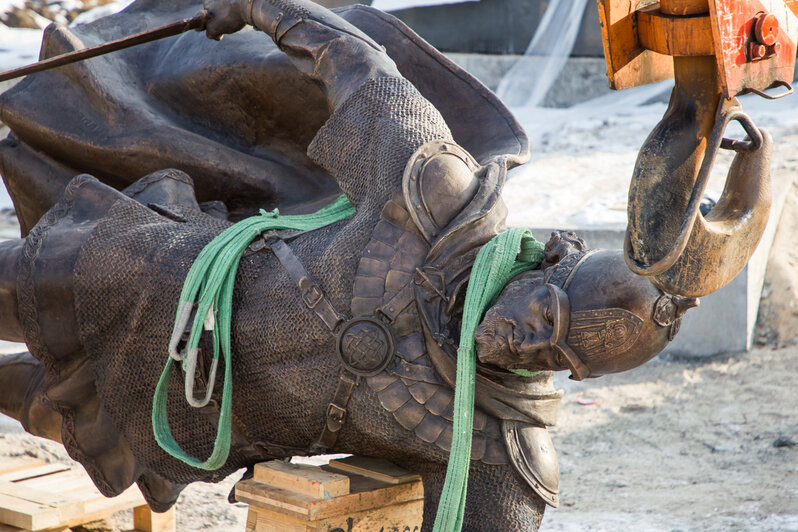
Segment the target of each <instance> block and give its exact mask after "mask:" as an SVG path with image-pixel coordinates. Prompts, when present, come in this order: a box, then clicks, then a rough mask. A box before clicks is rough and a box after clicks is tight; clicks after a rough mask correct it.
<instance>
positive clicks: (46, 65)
mask: <svg viewBox="0 0 798 532" xmlns="http://www.w3.org/2000/svg"><path fill="white" fill-rule="evenodd" d="M207 21H208V12H207V11H205V10H203V11H200V12H198V13H197V14H196V15H194V16H193V17H191V18H188V19H183V20H180V21H178V22H174V23H172V24H167V25H166V26H161V27H159V28H155V29H152V30H149V31H145V32H142V33H137V34H136V35H131V36H130V37H125V38H124V39H118V40H116V41H111V42H107V43H105V44H100V45H97V46H93V47H91V48H85V49H83V50H76V51H74V52H69V53H66V54H62V55H57V56H55V57H51V58H49V59H45V60H44V61H39V62H38V63H33V64H31V65H27V66H23V67H19V68H15V69H13V70H9V71H8V72H4V73H2V74H0V82H2V81H8V80H9V79H14V78H19V77H22V76H27V75H28V74H33V73H36V72H41V71H43V70H49V69H51V68H56V67H60V66H64V65H69V64H72V63H76V62H78V61H83V60H84V59H90V58H92V57H97V56H99V55H104V54H107V53H110V52H115V51H117V50H124V49H125V48H130V47H131V46H136V45H139V44H144V43H148V42H152V41H157V40H159V39H165V38H166V37H173V36H175V35H180V34H181V33H185V32H187V31H189V30H197V31H202V30H203V29H205V24H206V22H207Z"/></svg>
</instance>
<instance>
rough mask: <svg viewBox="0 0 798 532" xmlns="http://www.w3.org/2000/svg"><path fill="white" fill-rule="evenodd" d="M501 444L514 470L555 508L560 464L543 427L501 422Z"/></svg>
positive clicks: (557, 501)
mask: <svg viewBox="0 0 798 532" xmlns="http://www.w3.org/2000/svg"><path fill="white" fill-rule="evenodd" d="M502 433H503V435H504V443H505V445H506V446H507V454H509V455H510V462H511V463H512V464H513V467H515V470H516V471H518V473H519V474H520V475H521V476H522V477H523V478H524V480H526V481H527V483H528V484H529V486H530V487H531V488H532V489H533V490H535V493H537V494H538V495H540V497H541V498H542V499H543V500H544V501H545V502H546V504H548V505H550V506H552V507H554V508H556V507H557V505H559V503H560V501H559V494H560V465H559V464H558V463H557V452H556V451H555V450H554V443H552V441H551V436H550V435H549V431H548V430H547V429H546V427H538V426H535V425H525V424H522V423H517V422H515V421H504V422H502Z"/></svg>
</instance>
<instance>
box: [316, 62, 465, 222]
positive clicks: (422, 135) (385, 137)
mask: <svg viewBox="0 0 798 532" xmlns="http://www.w3.org/2000/svg"><path fill="white" fill-rule="evenodd" d="M433 140H452V134H451V132H450V131H449V127H448V126H447V125H446V122H445V121H444V119H443V117H442V116H441V115H440V113H439V112H438V110H437V109H435V107H433V105H432V104H431V103H430V102H428V101H427V100H426V99H425V98H424V97H423V96H422V95H421V94H420V93H419V92H418V90H416V88H415V87H414V86H413V85H412V84H411V83H410V82H409V81H407V80H406V79H404V78H400V77H379V78H374V79H370V80H368V81H367V82H365V83H364V84H363V85H362V86H361V87H360V88H358V89H357V91H355V92H354V93H353V94H352V95H351V96H350V97H349V98H348V99H347V100H346V101H345V102H344V103H343V105H341V106H340V107H339V108H338V109H337V110H336V111H335V113H333V115H332V116H331V117H330V119H329V120H328V121H327V123H326V124H325V125H324V126H323V127H322V128H321V129H320V130H319V132H318V134H317V135H316V137H315V138H314V139H313V142H311V144H310V146H309V147H308V155H309V156H310V158H311V159H313V160H314V161H315V162H316V163H317V164H319V165H320V166H322V167H324V168H325V169H326V170H327V171H328V172H329V173H330V174H331V175H332V176H333V177H334V178H335V179H336V181H337V182H338V185H339V186H340V187H341V190H343V192H344V193H345V194H346V195H347V197H348V198H349V200H350V201H351V202H352V203H353V204H354V205H355V206H357V207H358V208H360V207H361V206H364V205H365V204H370V205H375V206H379V207H380V208H381V207H382V205H384V204H385V202H387V201H388V200H389V199H390V198H391V195H392V194H393V193H394V192H396V191H397V190H400V189H401V186H402V173H403V172H404V168H405V165H406V164H407V161H408V160H409V159H410V156H411V155H413V153H414V152H415V151H416V150H417V149H418V148H419V147H421V146H422V145H424V144H426V143H427V142H430V141H433Z"/></svg>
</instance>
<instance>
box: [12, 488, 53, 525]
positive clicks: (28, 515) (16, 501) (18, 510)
mask: <svg viewBox="0 0 798 532" xmlns="http://www.w3.org/2000/svg"><path fill="white" fill-rule="evenodd" d="M60 521H61V515H60V513H59V512H58V508H53V507H52V506H49V505H46V504H40V503H36V502H31V501H26V500H24V499H20V498H19V497H13V496H10V495H5V494H0V522H2V523H5V524H8V525H13V526H16V527H19V528H24V529H26V530H41V529H44V528H53V527H56V526H58V525H60Z"/></svg>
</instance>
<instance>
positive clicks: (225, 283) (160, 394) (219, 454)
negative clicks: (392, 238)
mask: <svg viewBox="0 0 798 532" xmlns="http://www.w3.org/2000/svg"><path fill="white" fill-rule="evenodd" d="M354 213H355V208H354V207H353V206H352V204H351V203H349V200H348V199H347V198H346V196H343V195H342V196H340V197H339V198H338V199H336V200H335V201H334V202H332V203H331V204H330V205H327V206H326V207H324V208H322V209H320V210H319V211H317V212H315V213H311V214H305V215H295V216H282V215H280V214H279V213H278V212H277V210H275V211H274V212H265V211H261V214H260V216H253V217H251V218H247V219H245V220H242V221H240V222H238V223H236V224H234V225H232V226H231V227H229V228H227V230H225V231H224V232H223V233H221V234H220V235H219V236H217V237H216V238H214V239H213V240H212V241H211V242H210V243H209V244H208V245H207V246H205V247H204V248H203V249H202V251H201V252H200V254H199V255H198V256H197V259H196V260H195V261H194V264H192V266H191V269H190V270H189V272H188V275H187V277H186V280H185V282H184V284H183V290H182V292H181V294H180V301H179V303H178V312H177V316H176V318H175V330H174V331H173V338H179V337H180V336H182V334H183V330H184V327H185V322H186V321H187V320H188V315H190V313H191V311H192V310H193V309H194V308H195V307H196V314H195V317H194V323H193V325H192V327H191V335H190V336H189V339H188V342H187V344H186V350H187V351H191V350H193V351H194V353H195V356H196V350H197V349H198V346H199V341H200V335H201V334H202V331H203V329H206V330H207V329H212V330H213V360H214V369H212V370H211V376H210V378H209V384H208V386H209V388H210V387H211V386H212V385H213V380H214V377H215V366H216V364H217V363H218V360H219V354H220V352H221V355H222V356H223V357H224V388H223V390H222V404H221V413H220V416H219V424H218V428H217V432H216V440H215V442H214V444H213V452H212V453H211V455H210V456H209V457H208V458H207V459H206V460H205V461H202V460H199V459H197V458H194V457H193V456H191V455H189V454H187V453H186V452H185V451H183V449H181V448H180V445H178V443H177V442H176V441H175V438H174V436H173V435H172V431H171V429H170V428H169V420H168V419H167V408H166V400H167V392H168V388H169V380H170V378H171V376H172V368H173V366H174V363H175V359H176V358H177V359H180V357H179V356H174V355H173V354H170V356H169V359H168V360H167V362H166V367H165V368H164V370H163V373H162V374H161V378H160V379H159V380H158V384H157V386H156V387H155V396H154V398H153V403H152V430H153V432H154V434H155V440H156V441H157V442H158V445H160V446H161V448H162V449H163V450H164V451H166V452H167V453H169V454H170V455H172V456H174V457H175V458H177V459H178V460H180V461H182V462H185V463H186V464H188V465H191V466H194V467H197V468H199V469H206V470H209V471H213V470H216V469H219V468H220V467H222V465H224V463H225V462H226V461H227V456H228V454H229V453H230V438H231V426H230V415H231V399H232V395H233V382H232V371H231V364H230V318H231V314H232V306H233V287H234V285H235V276H236V272H237V271H238V263H239V261H240V260H241V256H242V255H243V254H244V250H246V248H247V246H249V244H250V243H251V242H252V241H253V240H254V239H255V238H257V237H258V235H260V234H261V233H262V232H263V231H268V230H270V229H292V230H298V231H310V230H313V229H318V228H320V227H324V226H325V225H329V224H331V223H333V222H337V221H339V220H343V219H344V218H347V217H349V216H351V215H352V214H354ZM181 316H182V317H184V318H185V319H181ZM175 345H176V342H175ZM192 367H193V366H192ZM186 379H187V386H186V388H187V391H188V393H191V394H192V398H193V392H191V391H190V390H189V387H190V386H189V385H191V387H193V379H194V375H193V371H192V372H191V375H186ZM189 381H190V382H189ZM209 398H210V393H208V397H207V398H206V401H205V403H207V399H209ZM189 402H190V403H192V404H194V403H193V402H192V401H191V400H189Z"/></svg>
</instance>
